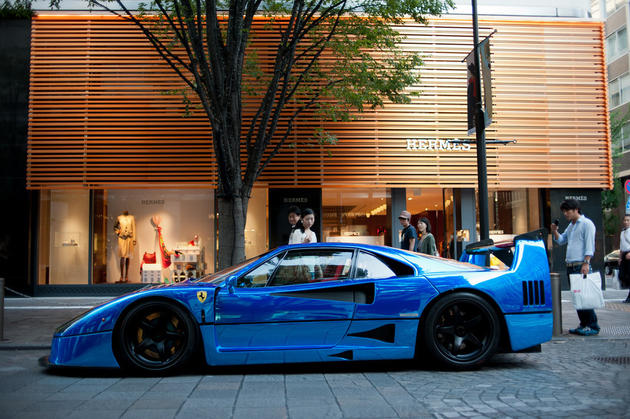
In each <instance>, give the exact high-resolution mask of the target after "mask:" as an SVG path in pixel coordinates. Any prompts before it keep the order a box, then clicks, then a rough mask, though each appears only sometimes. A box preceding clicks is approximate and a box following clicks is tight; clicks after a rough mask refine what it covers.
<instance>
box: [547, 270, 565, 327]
mask: <svg viewBox="0 0 630 419" xmlns="http://www.w3.org/2000/svg"><path fill="white" fill-rule="evenodd" d="M549 276H550V279H551V301H552V304H553V306H552V309H551V310H552V312H553V335H554V336H560V335H562V290H561V287H560V274H559V273H557V272H551V273H550V274H549Z"/></svg>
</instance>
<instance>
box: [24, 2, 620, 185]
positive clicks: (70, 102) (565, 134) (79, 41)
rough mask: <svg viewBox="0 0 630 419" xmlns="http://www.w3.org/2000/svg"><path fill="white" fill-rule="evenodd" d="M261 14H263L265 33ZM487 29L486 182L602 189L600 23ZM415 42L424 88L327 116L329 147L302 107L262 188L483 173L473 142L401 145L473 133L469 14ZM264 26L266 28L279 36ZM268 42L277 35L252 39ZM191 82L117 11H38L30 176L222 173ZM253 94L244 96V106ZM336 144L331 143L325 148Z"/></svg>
mask: <svg viewBox="0 0 630 419" xmlns="http://www.w3.org/2000/svg"><path fill="white" fill-rule="evenodd" d="M263 24H264V21H263V20H262V19H261V20H259V21H258V22H257V30H259V31H263V30H264V28H263ZM480 25H481V35H482V36H483V35H486V34H489V33H490V32H491V31H492V30H495V29H496V30H497V33H496V34H494V35H493V36H492V40H491V48H492V61H493V62H492V66H493V88H494V115H493V120H494V123H493V124H492V125H491V127H490V128H489V129H488V131H487V138H488V139H502V140H504V139H516V140H517V143H516V144H511V145H507V146H489V147H488V174H489V178H488V183H489V187H490V188H499V189H513V188H524V187H532V188H536V187H546V188H608V187H610V185H611V179H612V173H611V162H610V137H609V126H608V125H609V123H608V116H607V115H608V107H607V106H608V105H607V99H606V98H607V92H606V88H607V83H606V71H605V59H604V53H603V36H604V33H603V30H604V29H603V27H602V24H601V23H599V22H591V21H577V20H573V21H523V20H513V21H510V20H488V19H486V20H483V19H482V20H480ZM400 30H401V32H403V33H404V34H405V35H406V36H407V39H406V40H405V42H404V48H405V49H408V50H410V51H421V52H422V53H423V56H424V61H425V65H424V67H422V69H421V75H422V81H421V83H420V85H418V86H413V87H412V90H417V91H420V92H421V95H420V96H419V97H416V98H414V99H413V101H412V103H410V104H406V105H395V104H387V105H386V106H385V107H384V108H383V109H378V110H376V111H373V112H367V113H365V114H363V115H362V117H361V119H359V120H357V121H352V122H347V123H343V124H327V125H326V126H327V127H328V128H329V129H331V130H332V131H333V132H335V133H336V135H337V136H338V139H339V141H338V143H337V144H336V145H334V146H327V147H328V148H329V150H327V149H326V147H324V146H319V145H318V146H310V147H309V146H304V142H303V140H302V139H303V138H307V137H309V136H310V135H311V134H312V130H313V128H314V127H315V126H317V125H318V124H319V122H318V121H316V120H314V119H313V118H312V117H308V116H305V117H304V118H302V119H301V120H299V121H298V123H297V124H296V127H297V128H296V130H295V132H294V134H293V135H292V136H291V141H295V142H296V143H297V144H298V146H297V147H293V148H291V147H289V148H285V150H284V151H283V152H281V153H280V154H279V155H278V156H277V157H276V158H275V160H274V162H272V164H270V165H269V166H268V168H267V169H266V170H265V172H264V173H263V175H262V176H261V178H260V179H259V182H260V185H261V186H273V187H292V186H296V185H299V186H304V187H309V186H311V187H314V186H323V187H358V186H377V187H449V188H450V187H475V186H476V183H477V171H476V153H475V148H474V147H472V148H471V149H470V150H469V151H447V150H408V148H407V144H408V143H407V139H452V138H460V139H461V138H468V137H467V136H466V71H465V66H464V64H463V63H462V62H461V60H462V59H463V58H464V57H465V56H466V54H467V53H468V52H469V50H470V48H471V45H472V34H471V32H472V31H471V24H470V21H469V20H465V19H449V18H444V19H435V20H432V21H431V23H430V24H429V25H428V26H422V25H417V24H415V23H408V24H406V25H405V26H403V27H401V28H400ZM270 39H271V40H270ZM253 47H254V48H256V49H257V51H258V54H259V56H261V57H264V53H265V51H272V47H273V38H272V37H271V38H269V37H262V36H261V37H258V38H256V39H255V40H254V43H253ZM181 87H182V82H181V81H180V79H179V78H178V77H177V76H176V75H175V73H174V72H173V71H172V70H171V69H170V68H169V67H168V66H167V65H166V64H165V63H164V62H163V61H162V60H161V59H160V57H159V56H158V55H157V53H156V52H154V51H153V49H152V47H151V46H150V44H149V43H148V41H146V40H145V38H144V36H143V35H142V33H141V32H140V31H138V30H137V29H136V27H135V26H133V25H132V24H130V23H127V22H125V21H122V20H120V19H117V18H114V17H111V16H99V15H90V16H67V15H65V16H64V15H54V14H53V15H40V16H37V17H35V18H34V19H33V24H32V51H31V75H30V116H29V134H28V164H27V184H28V185H27V186H28V188H30V189H59V188H120V187H122V188H127V187H134V188H135V187H164V188H170V187H213V186H214V185H215V182H216V176H215V170H216V167H215V162H214V156H213V152H212V147H211V134H210V128H209V123H208V122H207V119H206V118H205V117H204V115H203V114H202V112H201V111H200V110H199V109H193V116H192V117H189V118H184V117H183V116H182V115H183V114H184V111H185V108H184V104H183V102H182V98H181V97H179V96H175V95H166V94H164V91H165V90H168V89H178V88H181ZM247 105H248V104H247V103H245V106H244V108H245V110H246V112H247V109H248V106H247ZM329 151H330V153H329Z"/></svg>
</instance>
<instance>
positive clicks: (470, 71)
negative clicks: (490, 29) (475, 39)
mask: <svg viewBox="0 0 630 419" xmlns="http://www.w3.org/2000/svg"><path fill="white" fill-rule="evenodd" d="M478 51H479V55H480V60H479V63H480V65H481V79H482V82H483V83H482V85H481V86H482V88H483V100H481V99H480V98H478V97H477V83H479V80H477V77H476V74H477V73H476V71H475V51H474V50H473V51H471V52H470V54H468V56H467V57H466V71H467V80H468V85H467V93H466V97H467V104H468V135H473V134H475V132H476V130H475V111H476V109H477V108H476V106H477V102H482V105H483V110H484V122H485V127H486V128H487V127H488V126H489V125H490V124H491V123H492V71H491V70H492V66H491V61H490V38H489V37H488V38H486V39H484V40H483V41H481V42H480V43H479V48H478Z"/></svg>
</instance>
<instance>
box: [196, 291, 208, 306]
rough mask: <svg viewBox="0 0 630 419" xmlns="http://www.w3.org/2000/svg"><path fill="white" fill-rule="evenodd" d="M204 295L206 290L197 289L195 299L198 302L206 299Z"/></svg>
mask: <svg viewBox="0 0 630 419" xmlns="http://www.w3.org/2000/svg"><path fill="white" fill-rule="evenodd" d="M206 297H208V293H207V292H206V291H197V299H198V300H199V302H200V303H203V302H204V301H206Z"/></svg>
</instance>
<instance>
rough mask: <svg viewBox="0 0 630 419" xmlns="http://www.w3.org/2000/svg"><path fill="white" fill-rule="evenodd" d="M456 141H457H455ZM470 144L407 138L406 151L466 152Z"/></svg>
mask: <svg viewBox="0 0 630 419" xmlns="http://www.w3.org/2000/svg"><path fill="white" fill-rule="evenodd" d="M455 141H457V139H455ZM470 148H471V147H470V144H462V143H451V142H450V141H449V140H438V139H434V140H429V139H426V138H408V139H407V150H428V151H438V150H439V151H468V150H470Z"/></svg>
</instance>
